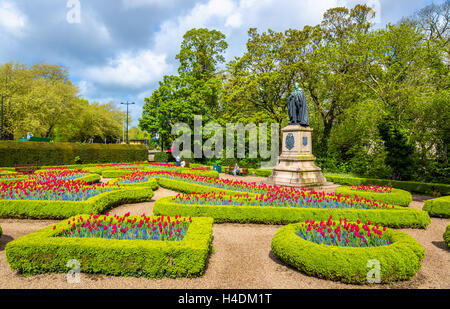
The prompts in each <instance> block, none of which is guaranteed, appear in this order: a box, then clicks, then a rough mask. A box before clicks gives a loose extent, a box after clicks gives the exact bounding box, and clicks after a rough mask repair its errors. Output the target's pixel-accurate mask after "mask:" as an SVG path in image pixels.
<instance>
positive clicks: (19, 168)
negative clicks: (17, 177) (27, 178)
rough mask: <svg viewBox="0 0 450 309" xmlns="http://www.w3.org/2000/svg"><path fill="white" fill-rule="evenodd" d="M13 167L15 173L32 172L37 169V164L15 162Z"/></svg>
mask: <svg viewBox="0 0 450 309" xmlns="http://www.w3.org/2000/svg"><path fill="white" fill-rule="evenodd" d="M14 169H15V170H16V172H17V173H22V174H32V173H34V172H35V171H37V170H38V169H39V166H38V165H37V164H16V165H14Z"/></svg>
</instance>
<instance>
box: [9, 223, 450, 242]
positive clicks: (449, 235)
mask: <svg viewBox="0 0 450 309" xmlns="http://www.w3.org/2000/svg"><path fill="white" fill-rule="evenodd" d="M0 234H1V230H0ZM444 242H445V243H446V244H447V247H449V248H450V225H447V229H446V230H445V233H444Z"/></svg>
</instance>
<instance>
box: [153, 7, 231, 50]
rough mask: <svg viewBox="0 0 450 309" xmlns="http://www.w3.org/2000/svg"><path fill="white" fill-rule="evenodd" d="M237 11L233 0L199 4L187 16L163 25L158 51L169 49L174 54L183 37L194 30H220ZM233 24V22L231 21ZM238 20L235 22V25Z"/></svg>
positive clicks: (157, 41)
mask: <svg viewBox="0 0 450 309" xmlns="http://www.w3.org/2000/svg"><path fill="white" fill-rule="evenodd" d="M236 9H237V6H236V4H235V2H234V1H232V0H210V1H209V2H207V3H206V4H197V5H196V6H195V7H194V8H193V9H192V10H191V11H190V12H189V13H188V14H187V15H184V16H180V17H178V18H176V20H169V21H166V22H164V23H163V24H162V25H161V31H160V32H159V33H158V34H157V35H156V38H155V46H156V50H167V49H169V50H170V51H171V52H172V53H174V52H176V51H177V50H178V48H179V47H180V44H181V41H182V40H183V35H184V34H185V33H186V32H187V31H188V30H190V29H192V28H203V27H208V28H211V29H212V28H220V27H221V26H223V25H224V24H225V22H226V19H227V18H229V17H230V16H231V15H232V14H233V13H234V12H235V10H236ZM230 22H231V21H230ZM236 23H237V20H234V24H236Z"/></svg>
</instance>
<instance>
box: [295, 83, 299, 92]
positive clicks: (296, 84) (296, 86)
mask: <svg viewBox="0 0 450 309" xmlns="http://www.w3.org/2000/svg"><path fill="white" fill-rule="evenodd" d="M294 86H295V90H299V87H300V86H299V84H298V83H297V82H295V83H294Z"/></svg>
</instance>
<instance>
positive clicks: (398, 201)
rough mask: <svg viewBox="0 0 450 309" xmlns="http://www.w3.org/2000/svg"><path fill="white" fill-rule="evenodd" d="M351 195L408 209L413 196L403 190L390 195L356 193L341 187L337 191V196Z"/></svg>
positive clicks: (396, 190)
mask: <svg viewBox="0 0 450 309" xmlns="http://www.w3.org/2000/svg"><path fill="white" fill-rule="evenodd" d="M339 193H341V194H343V195H350V196H351V197H352V196H355V195H357V196H359V197H365V198H368V199H370V200H377V201H381V202H385V203H389V204H392V205H398V206H404V207H408V206H409V204H410V203H411V201H412V195H411V193H409V192H408V191H405V190H401V189H392V192H390V193H377V192H366V191H360V190H358V191H356V190H351V189H350V187H339V188H338V189H337V190H336V194H339Z"/></svg>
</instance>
